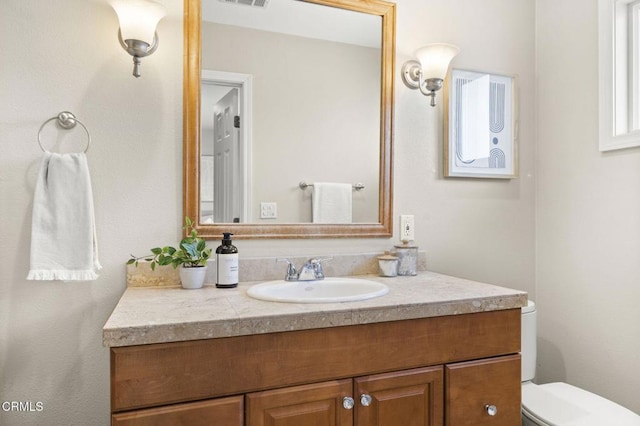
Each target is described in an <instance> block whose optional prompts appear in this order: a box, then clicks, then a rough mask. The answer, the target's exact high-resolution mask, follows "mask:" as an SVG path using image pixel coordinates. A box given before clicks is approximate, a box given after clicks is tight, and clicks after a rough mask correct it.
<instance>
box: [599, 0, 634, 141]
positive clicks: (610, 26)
mask: <svg viewBox="0 0 640 426" xmlns="http://www.w3.org/2000/svg"><path fill="white" fill-rule="evenodd" d="M598 15H599V28H598V33H599V40H598V48H599V49H598V51H599V65H600V67H599V80H600V81H599V115H600V117H599V118H600V119H599V124H600V135H599V136H600V137H599V148H600V151H610V150H615V149H623V148H630V147H635V146H640V93H639V92H640V39H639V38H638V37H640V0H599V1H598Z"/></svg>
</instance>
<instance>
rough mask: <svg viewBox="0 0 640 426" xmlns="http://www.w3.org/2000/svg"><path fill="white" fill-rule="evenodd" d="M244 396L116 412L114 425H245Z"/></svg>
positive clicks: (112, 419)
mask: <svg viewBox="0 0 640 426" xmlns="http://www.w3.org/2000/svg"><path fill="white" fill-rule="evenodd" d="M243 401H244V398H243V397H242V396H232V397H229V398H218V399H212V400H209V401H200V402H190V403H186V404H176V405H170V406H166V407H158V408H148V409H144V410H136V411H130V412H128V413H119V414H114V415H113V416H112V417H111V424H112V425H113V426H179V425H184V426H187V425H188V426H200V425H202V426H205V425H207V426H211V425H214V426H216V425H219V426H243V425H244V416H243V411H244V404H243Z"/></svg>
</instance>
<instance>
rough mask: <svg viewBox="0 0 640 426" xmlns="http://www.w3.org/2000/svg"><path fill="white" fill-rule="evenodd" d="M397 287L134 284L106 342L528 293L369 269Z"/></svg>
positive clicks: (307, 325)
mask: <svg viewBox="0 0 640 426" xmlns="http://www.w3.org/2000/svg"><path fill="white" fill-rule="evenodd" d="M357 277H358V278H365V279H369V280H372V281H379V282H382V283H384V284H386V285H387V286H388V287H389V293H387V294H386V295H385V296H382V297H378V298H375V299H369V300H364V301H359V302H341V303H320V304H314V303H312V304H302V303H278V302H266V301H262V300H256V299H252V298H250V297H249V296H247V289H248V288H249V287H250V286H251V285H253V284H256V282H247V283H240V285H239V286H238V287H237V288H235V289H217V288H216V287H215V286H214V285H205V287H204V288H201V289H197V290H184V289H182V288H177V287H176V288H153V287H146V288H144V287H141V288H136V287H130V288H127V289H126V291H125V292H124V294H123V295H122V298H121V299H120V301H119V302H118V304H117V305H116V307H115V309H114V311H113V313H112V314H111V316H110V317H109V319H108V320H107V323H106V324H105V326H104V328H103V343H104V345H105V346H109V347H114V346H131V345H144V344H151V343H167V342H180V341H187V340H199V339H213V338H220V337H232V336H243V335H251V334H263V333H273V332H281V331H293V330H304V329H314V328H326V327H337V326H346V325H356V324H369V323H376V322H386V321H398V320H406V319H415V318H427V317H436V316H446V315H459V314H467V313H475V312H485V311H495V310H502V309H513V308H520V307H522V306H525V305H526V303H527V293H526V292H523V291H518V290H513V289H509V288H505V287H499V286H495V285H490V284H484V283H479V282H476V281H471V280H466V279H461V278H455V277H451V276H447V275H442V274H438V273H434V272H428V271H423V272H419V273H418V275H417V276H413V277H395V278H381V277H378V276H376V275H361V276H357Z"/></svg>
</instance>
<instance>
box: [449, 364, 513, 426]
mask: <svg viewBox="0 0 640 426" xmlns="http://www.w3.org/2000/svg"><path fill="white" fill-rule="evenodd" d="M445 383H446V387H445V419H446V423H445V424H446V425H448V426H465V425H470V426H483V425H492V426H498V425H500V426H519V425H520V424H521V414H520V403H521V402H520V401H521V387H520V386H521V382H520V355H510V356H504V357H498V358H490V359H482V360H478V361H468V362H460V363H457V364H449V365H447V366H446V367H445ZM489 406H495V408H496V409H497V412H496V413H495V415H493V416H491V415H489V413H488V411H489V410H488V407H489Z"/></svg>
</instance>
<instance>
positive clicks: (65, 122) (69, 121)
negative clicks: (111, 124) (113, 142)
mask: <svg viewBox="0 0 640 426" xmlns="http://www.w3.org/2000/svg"><path fill="white" fill-rule="evenodd" d="M53 120H58V126H60V127H62V128H63V129H66V130H69V129H73V128H74V127H76V124H79V125H80V126H82V128H83V129H84V131H85V133H86V134H87V147H86V148H85V149H84V151H83V152H87V151H88V150H89V145H91V135H90V134H89V130H88V129H87V127H86V126H85V125H84V124H82V122H81V121H80V120H78V119H77V118H76V116H75V115H73V114H72V113H70V112H69V111H62V112H61V113H60V114H58V115H57V116H55V117H51V118H50V119H48V120H47V121H45V122H44V123H42V126H40V129H39V130H38V145H40V149H41V150H42V151H43V152H47V150H46V149H44V146H42V138H41V136H42V129H43V128H44V126H46V125H47V123H49V122H50V121H53Z"/></svg>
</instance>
